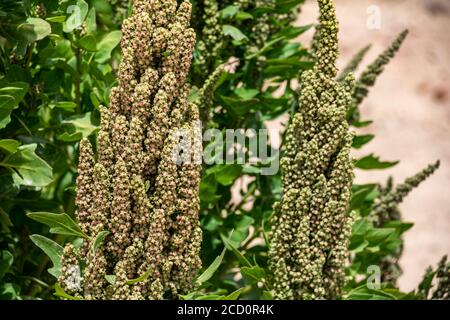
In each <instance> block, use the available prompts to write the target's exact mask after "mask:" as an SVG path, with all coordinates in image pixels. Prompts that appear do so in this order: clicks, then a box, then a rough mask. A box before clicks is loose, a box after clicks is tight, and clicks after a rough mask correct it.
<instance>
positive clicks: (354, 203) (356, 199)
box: [349, 184, 377, 211]
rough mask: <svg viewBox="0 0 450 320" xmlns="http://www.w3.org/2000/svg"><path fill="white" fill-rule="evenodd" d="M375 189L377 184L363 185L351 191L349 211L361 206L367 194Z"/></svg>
mask: <svg viewBox="0 0 450 320" xmlns="http://www.w3.org/2000/svg"><path fill="white" fill-rule="evenodd" d="M376 189H377V186H376V185H374V184H371V185H365V186H364V187H362V188H361V189H359V190H357V191H356V192H353V194H352V199H351V201H350V209H349V211H353V210H356V209H359V208H361V206H362V205H363V204H364V202H365V201H366V200H367V198H368V196H369V195H370V194H371V193H372V192H373V191H374V190H376Z"/></svg>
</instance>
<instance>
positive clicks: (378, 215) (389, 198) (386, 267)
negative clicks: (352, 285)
mask: <svg viewBox="0 0 450 320" xmlns="http://www.w3.org/2000/svg"><path fill="white" fill-rule="evenodd" d="M439 166H440V162H439V161H438V162H436V163H433V164H430V165H428V166H427V167H426V168H425V169H423V170H422V171H420V172H419V173H417V174H416V175H414V176H412V177H410V178H408V179H406V180H405V182H403V183H402V184H399V185H397V186H396V187H395V188H394V185H393V181H392V178H390V179H389V180H388V183H387V185H386V186H385V187H382V188H381V190H380V196H379V197H378V198H377V199H376V201H375V205H374V207H373V210H372V213H371V216H372V218H373V220H374V224H375V226H376V227H379V228H382V227H385V226H386V224H388V223H390V222H393V221H402V215H401V212H400V209H399V207H398V206H399V205H400V203H401V202H402V201H403V199H404V198H405V197H406V196H407V195H408V194H409V193H410V192H411V191H412V190H413V189H414V188H416V187H417V186H419V185H420V184H421V183H422V182H423V181H425V180H426V179H427V178H429V177H430V176H431V175H432V174H433V173H434V172H435V171H436V170H437V169H438V168H439ZM402 253H403V245H400V246H398V248H397V249H396V250H395V251H394V252H392V253H391V254H389V255H387V256H385V257H384V258H383V259H382V260H381V264H380V267H381V271H382V272H381V275H382V279H381V280H382V281H383V282H387V283H391V284H393V285H396V284H397V280H398V278H399V277H400V276H401V275H402V269H401V267H400V258H401V256H402Z"/></svg>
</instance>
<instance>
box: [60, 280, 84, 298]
mask: <svg viewBox="0 0 450 320" xmlns="http://www.w3.org/2000/svg"><path fill="white" fill-rule="evenodd" d="M55 296H57V297H60V298H64V299H67V300H81V299H80V298H78V297H74V296H71V295H70V294H68V293H66V292H65V291H64V289H63V288H61V286H60V285H59V284H58V283H55Z"/></svg>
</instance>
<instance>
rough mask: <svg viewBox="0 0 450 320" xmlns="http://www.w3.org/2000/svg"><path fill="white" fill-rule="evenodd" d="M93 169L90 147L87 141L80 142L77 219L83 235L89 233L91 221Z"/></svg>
mask: <svg viewBox="0 0 450 320" xmlns="http://www.w3.org/2000/svg"><path fill="white" fill-rule="evenodd" d="M93 167H94V156H93V152H92V145H91V143H90V142H89V140H87V139H83V140H81V141H80V158H79V159H78V177H77V199H76V204H77V206H78V211H77V219H78V222H79V224H80V227H81V229H82V230H83V231H84V232H85V233H89V232H90V222H91V221H92V217H91V213H92V210H91V209H92V205H93V194H92V189H93V180H92V176H93V173H94V172H93Z"/></svg>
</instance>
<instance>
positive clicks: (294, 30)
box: [277, 24, 313, 39]
mask: <svg viewBox="0 0 450 320" xmlns="http://www.w3.org/2000/svg"><path fill="white" fill-rule="evenodd" d="M312 26H313V25H312V24H308V25H306V26H300V27H294V26H289V27H286V28H283V29H282V30H280V32H278V33H277V35H278V36H283V37H285V38H286V39H293V38H295V37H298V36H299V35H301V34H303V33H305V32H306V31H308V30H309V29H311V27H312Z"/></svg>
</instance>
